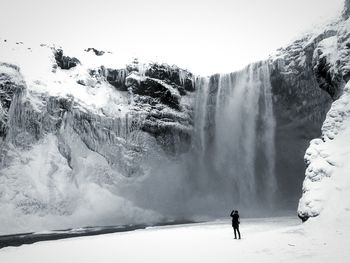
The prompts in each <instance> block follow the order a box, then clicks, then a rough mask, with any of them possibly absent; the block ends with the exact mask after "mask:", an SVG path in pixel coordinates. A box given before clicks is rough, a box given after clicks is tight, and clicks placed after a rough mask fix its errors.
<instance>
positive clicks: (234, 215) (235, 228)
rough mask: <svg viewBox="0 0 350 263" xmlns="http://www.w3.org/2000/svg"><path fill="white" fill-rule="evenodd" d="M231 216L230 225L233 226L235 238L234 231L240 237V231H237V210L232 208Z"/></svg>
mask: <svg viewBox="0 0 350 263" xmlns="http://www.w3.org/2000/svg"><path fill="white" fill-rule="evenodd" d="M230 216H231V217H232V227H233V231H234V233H235V239H237V234H236V232H238V238H239V239H241V232H239V224H240V222H239V214H238V211H237V210H232V212H231V215H230Z"/></svg>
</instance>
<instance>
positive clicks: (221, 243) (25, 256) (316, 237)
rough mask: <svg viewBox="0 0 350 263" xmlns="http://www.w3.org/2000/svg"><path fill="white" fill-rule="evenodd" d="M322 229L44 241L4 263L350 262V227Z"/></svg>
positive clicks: (160, 231) (270, 222) (287, 223)
mask: <svg viewBox="0 0 350 263" xmlns="http://www.w3.org/2000/svg"><path fill="white" fill-rule="evenodd" d="M340 226H341V228H339V227H338V226H334V228H332V226H331V225H329V226H324V228H320V227H319V225H318V224H317V221H316V219H310V223H309V222H307V223H305V224H301V223H300V221H299V220H298V219H297V218H293V217H284V218H267V219H246V220H244V219H243V220H242V223H241V233H242V240H235V239H234V238H233V231H232V228H231V226H230V222H229V221H216V222H210V223H201V224H191V225H178V226H165V227H154V228H148V229H145V230H137V231H133V232H124V233H115V234H108V235H100V236H92V237H80V238H72V239H65V240H58V241H46V242H39V243H36V244H32V245H23V246H21V247H8V248H4V249H1V250H0V262H6V263H14V262H16V263H19V262H26V263H31V262H36V263H40V262H50V263H55V262H60V263H61V262H84V263H90V262H103V263H108V262H308V263H309V262H318V263H322V262H337V263H341V262H350V250H349V249H348V248H349V245H350V238H349V237H348V234H349V229H350V227H348V226H346V225H340Z"/></svg>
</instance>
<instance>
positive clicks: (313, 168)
mask: <svg viewBox="0 0 350 263" xmlns="http://www.w3.org/2000/svg"><path fill="white" fill-rule="evenodd" d="M345 5H346V8H345V11H344V13H343V14H347V13H348V6H349V1H346V3H345ZM349 23H350V22H349V20H348V16H343V20H341V21H339V22H337V23H334V24H333V25H330V26H329V28H328V29H327V30H325V31H324V32H322V33H320V34H319V35H318V36H316V37H315V38H314V39H319V40H320V41H319V42H318V43H316V45H315V49H314V53H313V63H312V65H313V70H314V73H315V77H316V80H317V82H318V84H319V86H320V87H321V88H322V89H323V90H325V91H327V92H328V93H329V94H330V95H331V97H332V99H333V101H334V102H333V103H332V106H331V108H330V110H329V112H328V113H327V115H326V118H325V121H324V123H323V125H322V128H321V132H322V134H321V138H322V139H315V140H312V141H311V143H310V146H309V148H308V149H307V151H306V154H305V157H304V158H305V163H306V165H307V169H306V178H305V180H304V183H303V194H302V198H301V199H300V201H299V208H298V214H299V217H300V218H301V219H302V220H304V221H305V220H307V219H308V218H309V217H314V216H318V215H319V214H321V212H322V211H323V210H324V209H325V210H327V212H325V215H326V216H327V214H328V215H332V211H331V210H330V206H331V205H332V204H333V205H334V206H335V207H337V208H335V209H334V214H337V213H338V212H340V210H342V209H346V207H347V206H348V204H347V202H346V201H345V199H347V197H346V196H343V197H340V196H342V194H338V191H337V190H336V189H338V190H339V191H341V190H340V189H345V188H347V185H348V182H347V181H348V179H347V178H346V176H345V175H344V173H343V172H342V171H343V168H341V167H343V166H345V164H346V161H345V160H346V158H347V157H346V156H347V153H346V149H347V143H346V142H345V141H346V138H347V137H346V136H347V135H346V134H347V129H348V127H347V126H348V125H347V115H348V114H347V110H348V88H347V87H348V86H347V85H348V84H346V83H348V81H349V65H350V63H349V52H350V50H349V47H350V44H349V43H350V42H349V41H350V39H349V36H350V35H349V30H350V27H349V25H350V24H349ZM344 87H345V88H344ZM338 137H339V138H338ZM342 143H343V145H341V144H342ZM340 153H342V154H340ZM339 155H344V156H343V158H340V157H339ZM337 184H338V186H336V185H337ZM334 196H339V199H338V201H336V198H334ZM343 206H344V207H343ZM338 208H339V209H338ZM339 215H340V214H339ZM339 215H338V216H339Z"/></svg>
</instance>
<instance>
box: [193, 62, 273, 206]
mask: <svg viewBox="0 0 350 263" xmlns="http://www.w3.org/2000/svg"><path fill="white" fill-rule="evenodd" d="M196 85H197V92H198V94H197V101H196V105H195V129H194V133H195V134H194V150H195V152H196V155H197V158H198V159H197V160H198V162H197V165H198V166H199V168H198V170H199V174H198V179H197V180H198V182H200V187H199V188H202V189H200V190H203V191H206V192H207V193H209V195H210V194H212V195H213V196H218V199H219V200H220V203H223V204H225V206H228V207H229V206H230V205H231V206H232V205H233V206H235V207H244V208H253V209H255V208H256V207H260V206H261V205H262V204H265V205H267V204H272V203H273V194H274V192H275V190H276V181H275V118H274V113H273V103H272V94H271V84H270V73H269V66H268V64H267V63H256V64H252V65H249V66H248V67H246V68H245V69H243V70H241V71H239V72H235V73H230V74H220V75H219V74H217V75H214V76H211V77H210V78H201V79H199V80H197V81H196ZM216 193H220V194H219V195H217V194H216ZM221 198H224V200H221ZM221 201H222V202H221ZM266 207H267V206H266Z"/></svg>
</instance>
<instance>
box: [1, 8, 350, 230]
mask: <svg viewBox="0 0 350 263" xmlns="http://www.w3.org/2000/svg"><path fill="white" fill-rule="evenodd" d="M348 7H349V1H346V9H345V11H344V13H343V18H342V20H339V21H338V22H336V23H333V24H331V25H329V26H328V27H326V28H325V29H324V30H323V31H320V32H317V33H312V34H309V35H305V36H304V37H302V38H301V39H299V40H297V41H295V42H293V43H292V44H291V45H289V46H287V47H286V48H283V49H280V50H278V51H277V52H276V54H275V55H273V56H271V58H270V59H269V60H268V61H266V62H260V63H255V64H253V65H250V66H248V67H247V68H245V69H244V70H242V71H239V72H235V73H231V74H216V75H213V76H210V77H208V78H199V77H195V76H193V74H192V73H190V72H189V71H187V70H183V69H180V68H178V67H177V66H169V65H166V64H158V63H141V62H139V61H138V60H134V61H133V62H132V63H129V64H127V65H125V66H117V65H116V64H115V63H114V62H115V61H118V58H117V57H114V56H113V54H111V53H110V52H104V51H99V50H97V49H94V48H89V49H86V50H85V51H84V52H82V53H80V54H71V53H69V54H66V51H65V50H64V49H61V48H56V47H51V46H46V45H41V46H38V47H30V48H28V47H26V46H25V45H23V44H22V43H16V45H15V44H11V43H10V42H7V41H6V42H2V43H1V44H0V49H1V50H2V52H1V58H0V61H2V62H1V64H0V164H1V166H0V209H1V210H2V211H3V213H2V214H1V215H0V218H1V222H4V223H3V224H1V225H0V232H1V233H12V232H18V231H29V230H30V231H33V230H39V229H42V228H60V227H74V226H81V225H102V224H103V225H107V224H126V223H127V224H131V223H150V222H159V221H164V220H168V219H181V220H183V219H188V218H190V219H191V218H197V217H196V216H198V215H201V216H203V215H204V216H208V215H209V214H210V213H212V214H210V215H211V216H214V217H215V216H221V214H220V213H221V212H223V211H224V210H225V209H226V208H227V205H231V204H232V200H233V199H234V200H236V199H240V198H241V199H245V200H243V201H245V202H246V203H248V205H247V206H248V207H249V206H252V204H251V203H252V202H255V201H256V199H261V200H265V202H267V203H272V204H273V203H274V201H275V204H273V207H274V208H283V209H285V208H286V207H287V208H288V209H293V208H294V207H295V204H296V203H297V199H298V198H299V196H300V187H301V184H302V181H303V180H304V170H305V167H304V163H303V157H304V152H305V150H306V148H307V145H308V143H309V141H310V140H311V139H312V138H315V137H318V136H320V135H321V127H322V139H316V140H313V141H312V142H311V144H310V147H309V149H308V150H307V152H306V155H305V162H306V164H307V165H308V168H307V171H306V179H305V181H304V185H303V190H302V191H303V196H302V198H301V200H300V202H299V209H298V214H299V216H300V217H301V218H302V219H303V220H306V219H307V218H308V217H310V216H316V215H319V214H320V212H321V211H322V209H323V207H324V205H325V203H326V199H327V195H326V194H325V193H326V190H324V189H326V188H327V189H328V188H329V184H327V183H325V182H326V181H327V180H328V178H331V176H332V174H333V173H332V171H333V170H334V169H336V168H334V167H336V166H337V163H336V161H332V160H331V159H332V158H328V156H331V153H326V152H327V150H324V149H326V148H327V147H328V146H327V145H329V144H332V143H331V141H332V140H333V139H335V138H336V137H337V134H338V133H340V131H341V130H342V129H345V128H344V127H347V126H346V125H345V124H344V123H346V122H347V121H346V120H347V102H348V100H347V95H346V91H347V89H345V90H344V86H345V84H346V83H347V82H348V81H349V79H350V61H349V60H350V56H349V55H350V38H349V36H350V34H349V32H350V29H349V28H350V26H349V25H350V22H349V21H348V20H346V19H347V18H348V17H349V16H348V13H349V11H348ZM111 61H112V62H111ZM257 89H259V90H257ZM334 101H335V102H334ZM248 102H249V103H250V104H249V105H250V106H249V107H247V106H246V105H248ZM332 103H333V104H332ZM252 105H256V106H257V107H254V106H252ZM331 105H332V107H331ZM247 108H249V109H251V108H254V111H253V112H252V111H251V110H249V109H247ZM330 108H331V110H330V111H329V112H328V110H329V109H330ZM255 111H256V112H255ZM327 112H328V114H327ZM241 116H245V117H244V118H245V119H244V118H242V117H241ZM234 118H237V120H238V121H240V122H237V121H236V119H234ZM248 119H249V122H248V121H247V120H248ZM325 119H326V121H325V122H324V124H323V126H322V122H323V121H324V120H325ZM237 126H242V127H243V128H242V129H240V128H239V127H238V128H239V129H238V128H237ZM249 136H250V137H249ZM249 138H250V139H249ZM242 149H243V150H244V151H246V152H245V153H244V154H242V152H243V150H242ZM247 156H248V157H249V158H248V157H247ZM231 160H234V161H232V162H231ZM242 163H244V165H242ZM267 163H268V165H267ZM320 163H321V164H322V165H320ZM227 164H229V165H227ZM225 165H226V166H225ZM250 166H251V167H250ZM267 166H268V169H267V168H266V167H267ZM240 168H242V169H241V171H236V169H240ZM227 169H229V170H230V171H227ZM237 174H240V175H241V176H239V177H240V178H236V177H237ZM247 174H249V175H250V177H251V180H250V181H249V182H247V180H246V177H245V176H247ZM230 176H231V177H230ZM272 176H273V178H271V177H272ZM320 182H321V184H320ZM272 185H273V188H274V190H275V189H277V193H270V191H269V187H270V186H271V189H272ZM243 186H245V187H246V188H244V187H243ZM232 187H236V188H235V189H236V190H235V191H234V193H233V194H232ZM240 187H241V188H240ZM256 189H259V190H258V191H256ZM274 190H273V191H274ZM271 191H272V190H271ZM251 193H254V194H251ZM252 196H253V197H254V198H253V197H252ZM320 196H323V197H322V198H320ZM243 197H244V198H243ZM276 200H283V202H277V201H276ZM218 203H220V204H218ZM242 203H244V202H242ZM221 205H222V206H221ZM208 210H210V211H209V212H208ZM219 210H220V211H221V212H218V213H217V211H219ZM203 211H204V212H203ZM13 217H16V218H17V219H18V220H17V221H16V222H13V220H12V218H13Z"/></svg>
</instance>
